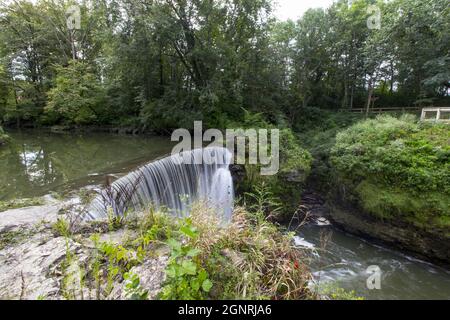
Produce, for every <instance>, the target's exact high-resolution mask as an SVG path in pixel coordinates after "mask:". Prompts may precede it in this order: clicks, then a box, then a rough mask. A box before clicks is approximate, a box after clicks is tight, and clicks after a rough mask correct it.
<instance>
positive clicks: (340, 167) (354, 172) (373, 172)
mask: <svg viewBox="0 0 450 320" xmlns="http://www.w3.org/2000/svg"><path fill="white" fill-rule="evenodd" d="M449 139H450V127H449V126H447V125H430V124H422V123H418V122H417V120H416V119H415V118H414V117H412V116H402V117H400V118H394V117H392V116H379V117H377V118H376V119H371V120H366V121H362V122H359V123H357V124H355V125H353V126H352V127H350V128H349V129H347V130H345V131H343V132H341V133H339V134H338V135H337V138H336V145H335V146H334V147H333V148H332V152H331V163H332V165H333V169H334V170H335V172H336V174H337V176H338V179H339V181H340V182H342V183H344V184H345V185H347V186H350V187H351V189H352V191H353V193H354V195H355V196H356V198H357V200H358V201H359V202H360V203H361V204H362V206H363V207H364V209H366V210H367V211H369V212H370V213H373V214H375V215H378V216H380V217H383V218H392V217H397V216H399V215H404V216H406V217H408V219H411V220H412V221H414V222H415V223H416V224H419V225H423V223H424V222H425V221H428V220H430V219H431V220H436V218H439V220H440V221H442V219H441V217H442V216H447V217H448V216H450V211H449V208H450V203H449V199H450V145H449V141H450V140H449ZM444 221H447V220H446V219H444Z"/></svg>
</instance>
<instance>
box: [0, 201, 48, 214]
mask: <svg viewBox="0 0 450 320" xmlns="http://www.w3.org/2000/svg"><path fill="white" fill-rule="evenodd" d="M44 203H45V201H44V200H43V199H42V198H31V199H14V200H8V201H0V212H2V211H6V210H11V209H20V208H26V207H33V206H42V205H43V204H44Z"/></svg>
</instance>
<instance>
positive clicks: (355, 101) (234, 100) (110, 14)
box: [0, 0, 450, 132]
mask: <svg viewBox="0 0 450 320" xmlns="http://www.w3.org/2000/svg"><path fill="white" fill-rule="evenodd" d="M374 4H376V5H377V7H378V8H379V9H380V10H381V28H380V29H370V28H368V26H367V21H368V19H370V18H371V16H372V15H373V14H374V13H373V12H371V11H370V10H368V8H369V6H370V5H374ZM72 5H77V6H79V8H80V18H81V21H80V29H76V30H71V29H70V28H69V27H68V24H67V18H68V16H67V11H68V8H70V6H72ZM273 6H274V3H273V2H272V1H271V0H220V1H212V0H154V1H151V0H141V1H135V0H95V1H93V0H87V1H49V0H37V1H33V3H32V2H29V1H7V2H0V30H1V31H0V124H2V123H3V125H18V126H30V125H31V126H39V125H55V124H64V125H106V124H108V125H117V126H131V127H135V128H139V129H143V130H145V129H150V130H153V131H159V132H164V131H166V130H170V129H173V128H178V127H187V128H189V127H192V123H193V121H194V119H195V120H203V121H205V122H206V123H207V125H208V126H209V127H217V128H224V127H226V126H227V125H229V124H230V123H234V122H239V121H240V120H241V118H242V117H243V114H244V110H243V109H245V110H247V111H249V112H251V113H263V114H264V116H265V118H266V119H267V120H268V121H270V122H272V123H275V124H280V123H284V124H286V121H287V124H288V125H293V126H294V127H295V126H296V125H297V124H298V123H299V122H301V120H302V113H303V111H302V110H304V107H307V106H313V107H319V108H326V109H330V110H348V109H352V108H365V107H366V106H367V105H368V103H374V104H375V105H376V106H378V107H380V106H385V107H395V106H400V107H405V106H413V105H419V106H421V105H431V104H448V99H449V86H450V55H449V52H450V50H449V49H450V39H449V38H450V36H449V33H448V30H450V17H449V11H450V9H449V4H448V0H433V1H418V0H393V1H389V2H388V1H384V0H382V1H370V0H357V1H351V4H349V3H347V1H345V0H341V1H337V2H336V3H335V4H333V5H332V6H331V7H330V8H328V9H326V10H323V9H311V10H309V11H307V12H306V13H305V14H304V16H303V17H302V18H301V19H299V20H298V21H296V22H294V21H287V22H280V21H277V19H275V18H274V16H273ZM286 119H287V120H286Z"/></svg>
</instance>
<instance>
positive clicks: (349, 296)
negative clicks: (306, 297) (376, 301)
mask: <svg viewBox="0 0 450 320" xmlns="http://www.w3.org/2000/svg"><path fill="white" fill-rule="evenodd" d="M319 292H320V294H321V295H324V296H326V297H328V298H329V299H331V300H339V301H342V300H358V301H361V300H364V298H363V297H360V296H358V295H357V293H356V292H355V291H353V290H352V291H347V290H345V289H344V288H341V287H339V286H338V284H337V283H326V284H324V285H321V286H320V287H319Z"/></svg>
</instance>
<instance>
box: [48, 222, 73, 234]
mask: <svg viewBox="0 0 450 320" xmlns="http://www.w3.org/2000/svg"><path fill="white" fill-rule="evenodd" d="M52 230H53V233H54V234H55V235H56V236H58V237H66V238H69V237H70V236H71V234H72V232H71V230H70V224H69V223H68V222H67V220H65V219H63V218H58V220H57V221H56V222H55V223H53V224H52Z"/></svg>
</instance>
